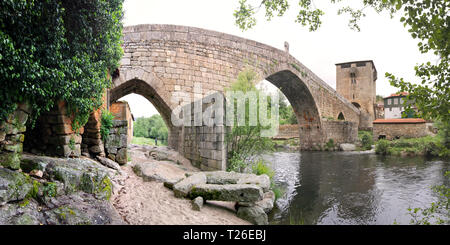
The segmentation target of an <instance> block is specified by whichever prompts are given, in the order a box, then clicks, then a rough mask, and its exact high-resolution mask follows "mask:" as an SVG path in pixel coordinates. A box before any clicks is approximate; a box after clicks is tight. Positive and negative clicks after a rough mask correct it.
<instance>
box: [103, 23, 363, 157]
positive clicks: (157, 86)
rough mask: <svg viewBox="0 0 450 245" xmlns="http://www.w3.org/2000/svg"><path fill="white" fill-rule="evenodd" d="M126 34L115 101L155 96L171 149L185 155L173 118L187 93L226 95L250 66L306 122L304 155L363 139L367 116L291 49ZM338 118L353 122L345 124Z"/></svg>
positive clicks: (205, 33) (175, 32) (195, 35)
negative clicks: (307, 151)
mask: <svg viewBox="0 0 450 245" xmlns="http://www.w3.org/2000/svg"><path fill="white" fill-rule="evenodd" d="M123 34H124V37H123V38H124V43H123V49H124V56H123V58H122V60H121V66H120V68H119V70H118V72H116V74H114V75H113V87H112V88H111V89H110V91H109V93H108V101H109V103H112V102H114V101H116V100H118V99H120V98H121V97H123V96H125V95H127V94H130V93H136V94H140V95H142V96H144V97H145V98H147V99H148V100H149V101H150V102H151V103H152V104H153V105H154V106H155V107H156V109H157V110H158V111H159V113H160V114H161V116H162V117H163V119H164V120H165V122H166V124H167V125H168V128H169V146H171V147H172V148H174V149H178V150H179V151H181V152H182V149H183V147H184V145H183V144H184V143H183V142H184V140H183V139H184V138H185V135H183V134H185V133H184V132H183V130H182V129H180V128H177V127H175V126H173V125H172V123H171V120H170V117H171V112H172V110H173V109H174V108H175V107H176V106H178V104H177V103H175V102H174V101H177V99H180V98H177V96H178V97H179V96H180V92H187V93H189V94H190V95H191V96H192V97H194V83H201V85H202V90H203V91H202V94H203V95H205V94H207V93H209V92H211V91H218V92H223V91H224V89H225V88H227V87H229V86H230V85H231V83H232V82H233V81H235V79H236V78H237V75H238V73H239V72H240V71H242V70H243V69H244V68H245V67H250V68H252V69H253V70H255V71H256V72H257V73H258V74H259V75H260V77H261V79H266V80H268V81H269V82H271V83H272V84H274V85H275V86H276V87H278V88H279V89H280V90H281V91H282V92H283V93H284V95H285V96H286V98H287V99H288V100H289V102H290V103H291V105H292V108H293V110H294V112H295V114H296V116H297V120H298V122H299V127H300V129H299V132H300V145H301V148H302V149H314V148H316V147H318V146H321V145H323V144H324V143H325V142H327V141H328V140H329V139H333V140H334V142H335V143H341V142H353V141H355V140H356V138H357V128H358V124H359V115H360V111H359V110H358V109H357V108H356V107H355V106H353V105H352V104H351V103H350V102H349V101H347V100H346V99H344V98H343V97H342V96H340V95H339V94H337V92H336V91H335V90H334V89H333V88H331V87H330V86H329V85H327V84H326V83H325V82H324V81H323V80H321V79H320V78H319V77H318V76H316V75H315V74H314V73H313V72H312V71H311V70H309V69H308V68H306V67H305V66H304V65H303V64H302V63H300V62H299V61H298V60H296V59H295V58H294V57H293V56H291V55H290V54H289V52H288V50H285V51H283V50H279V49H276V48H273V47H270V46H268V45H265V44H262V43H258V42H255V41H252V40H248V39H244V38H240V37H237V36H233V35H229V34H224V33H220V32H215V31H210V30H204V29H199V28H194V27H186V26H176V25H137V26H128V27H125V28H124V30H123ZM318 52H319V49H318ZM330 69H332V68H331V67H330ZM197 96H198V95H197ZM340 114H342V115H341V116H339V115H340ZM338 116H339V118H340V119H342V116H343V117H344V118H345V121H339V120H337V119H338Z"/></svg>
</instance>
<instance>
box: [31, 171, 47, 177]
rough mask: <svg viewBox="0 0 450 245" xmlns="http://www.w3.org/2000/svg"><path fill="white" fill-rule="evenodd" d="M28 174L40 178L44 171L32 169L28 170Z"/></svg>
mask: <svg viewBox="0 0 450 245" xmlns="http://www.w3.org/2000/svg"><path fill="white" fill-rule="evenodd" d="M30 176H33V177H37V178H42V176H44V173H43V172H42V171H41V170H38V169H33V170H31V171H30Z"/></svg>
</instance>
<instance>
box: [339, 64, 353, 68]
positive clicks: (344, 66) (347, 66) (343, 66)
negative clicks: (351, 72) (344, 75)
mask: <svg viewBox="0 0 450 245" xmlns="http://www.w3.org/2000/svg"><path fill="white" fill-rule="evenodd" d="M350 66H351V64H342V65H341V68H349V67H350Z"/></svg>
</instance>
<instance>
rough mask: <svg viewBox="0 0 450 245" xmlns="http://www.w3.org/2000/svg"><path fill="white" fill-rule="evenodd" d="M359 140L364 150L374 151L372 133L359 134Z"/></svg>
mask: <svg viewBox="0 0 450 245" xmlns="http://www.w3.org/2000/svg"><path fill="white" fill-rule="evenodd" d="M358 138H359V141H360V142H361V147H362V149H363V150H370V149H372V145H373V135H372V132H370V131H359V132H358Z"/></svg>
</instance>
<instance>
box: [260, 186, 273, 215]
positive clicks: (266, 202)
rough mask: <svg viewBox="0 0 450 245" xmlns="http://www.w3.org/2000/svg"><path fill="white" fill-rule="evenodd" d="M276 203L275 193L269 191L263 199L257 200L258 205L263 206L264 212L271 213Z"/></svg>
mask: <svg viewBox="0 0 450 245" xmlns="http://www.w3.org/2000/svg"><path fill="white" fill-rule="evenodd" d="M274 203H275V193H274V192H273V191H269V192H266V193H264V197H263V199H262V200H261V201H258V202H256V206H258V207H260V208H262V209H263V210H264V212H266V213H269V212H270V211H272V209H273V204H274Z"/></svg>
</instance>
